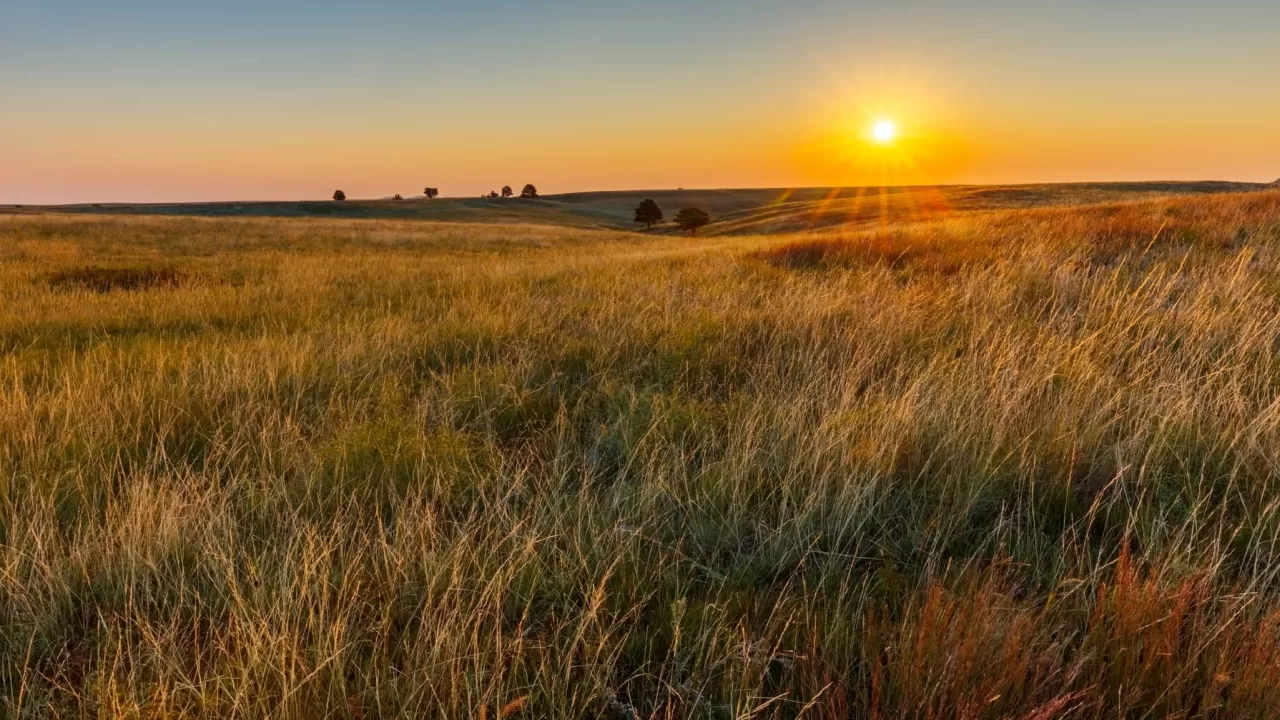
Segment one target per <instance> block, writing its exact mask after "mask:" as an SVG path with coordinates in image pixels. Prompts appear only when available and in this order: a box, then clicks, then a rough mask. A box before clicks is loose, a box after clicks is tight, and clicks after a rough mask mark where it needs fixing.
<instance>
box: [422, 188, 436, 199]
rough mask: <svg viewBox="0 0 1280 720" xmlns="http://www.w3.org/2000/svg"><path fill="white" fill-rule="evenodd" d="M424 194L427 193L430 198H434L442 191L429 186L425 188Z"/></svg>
mask: <svg viewBox="0 0 1280 720" xmlns="http://www.w3.org/2000/svg"><path fill="white" fill-rule="evenodd" d="M422 194H423V195H426V196H427V199H428V200H434V199H435V198H436V196H438V195H439V194H440V191H439V190H437V189H436V188H433V187H429V188H424V189H423V190H422Z"/></svg>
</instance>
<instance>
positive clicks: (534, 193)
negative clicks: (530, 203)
mask: <svg viewBox="0 0 1280 720" xmlns="http://www.w3.org/2000/svg"><path fill="white" fill-rule="evenodd" d="M520 197H522V198H536V197H538V188H536V187H534V186H533V183H530V184H528V185H525V186H524V189H523V190H521V191H520Z"/></svg>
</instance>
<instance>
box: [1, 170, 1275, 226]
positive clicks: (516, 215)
mask: <svg viewBox="0 0 1280 720" xmlns="http://www.w3.org/2000/svg"><path fill="white" fill-rule="evenodd" d="M1266 187H1268V186H1267V185H1263V184H1255V183H1232V182H1194V183H1192V182H1146V183H1081V184H1055V185H1002V186H936V187H895V188H852V187H851V188H802V189H795V190H788V189H779V188H772V189H745V190H627V191H614V192H584V193H569V194H564V195H547V196H544V197H541V198H538V199H531V200H525V199H510V200H488V199H480V198H438V199H435V200H424V199H412V200H348V201H346V202H341V203H339V202H332V201H300V202H216V203H177V204H172V203H171V204H135V203H119V204H115V203H111V204H91V205H90V204H84V205H62V206H40V207H36V206H26V207H18V206H12V205H10V206H4V205H0V212H9V213H12V212H22V213H44V212H57V213H91V214H109V215H163V216H199V217H281V218H288V217H297V218H305V217H319V218H343V219H361V218H367V219H384V220H427V221H441V222H479V223H519V224H542V225H563V226H570V227H581V228H604V229H613V230H617V229H628V230H630V229H634V228H635V227H636V225H635V223H633V222H632V219H633V213H634V209H635V206H636V205H637V204H638V203H639V202H640V200H642V199H644V198H653V199H654V200H655V201H657V203H658V204H659V205H660V206H661V207H662V208H663V210H664V211H665V213H666V216H667V219H668V220H670V218H671V217H673V216H674V215H675V212H676V210H677V209H679V208H682V207H699V208H702V209H705V210H707V211H708V212H709V213H710V214H711V216H712V219H713V223H712V224H711V225H710V226H709V227H707V228H706V229H705V230H703V231H702V234H706V235H747V234H750V235H756V234H770V233H778V232H799V231H804V230H812V229H818V228H823V227H830V226H834V225H843V224H850V223H852V224H859V225H862V224H876V223H880V222H898V221H902V220H912V219H921V220H927V219H933V218H937V217H939V216H942V215H946V214H950V213H957V212H973V211H984V210H1001V209H1011V208H1024V207H1048V206H1064V205H1067V206H1069V205H1087V204H1097V203H1104V202H1116V201H1124V200H1134V199H1152V198H1158V197H1165V196H1173V195H1191V194H1204V193H1222V192H1243V191H1251V190H1258V189H1262V188H1266ZM654 232H658V233H674V232H676V229H675V228H674V227H673V226H671V225H670V224H667V225H664V226H660V227H658V228H655V230H654Z"/></svg>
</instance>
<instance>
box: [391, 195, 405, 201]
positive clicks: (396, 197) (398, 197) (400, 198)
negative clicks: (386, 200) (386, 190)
mask: <svg viewBox="0 0 1280 720" xmlns="http://www.w3.org/2000/svg"><path fill="white" fill-rule="evenodd" d="M391 199H392V200H403V199H404V198H403V197H401V196H400V193H396V196H395V197H393V198H391Z"/></svg>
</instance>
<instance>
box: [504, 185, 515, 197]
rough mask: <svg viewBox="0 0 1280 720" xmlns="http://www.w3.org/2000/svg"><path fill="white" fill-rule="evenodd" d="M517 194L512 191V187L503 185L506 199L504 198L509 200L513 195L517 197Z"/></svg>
mask: <svg viewBox="0 0 1280 720" xmlns="http://www.w3.org/2000/svg"><path fill="white" fill-rule="evenodd" d="M515 194H516V191H515V190H512V189H511V186H510V185H503V186H502V197H504V198H509V197H511V196H512V195H515Z"/></svg>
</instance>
